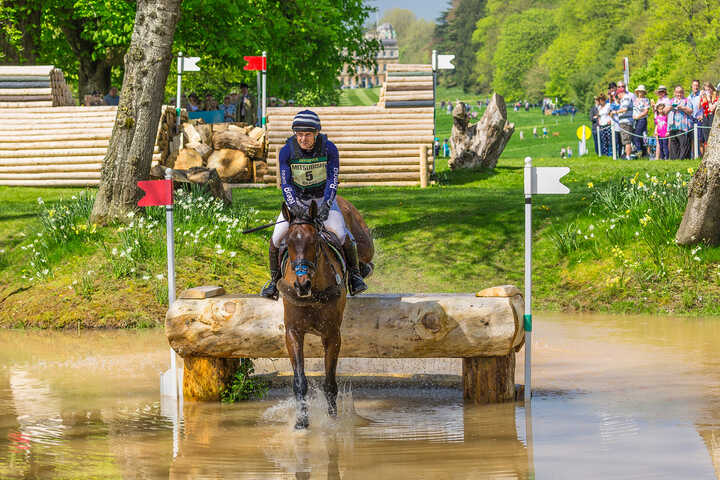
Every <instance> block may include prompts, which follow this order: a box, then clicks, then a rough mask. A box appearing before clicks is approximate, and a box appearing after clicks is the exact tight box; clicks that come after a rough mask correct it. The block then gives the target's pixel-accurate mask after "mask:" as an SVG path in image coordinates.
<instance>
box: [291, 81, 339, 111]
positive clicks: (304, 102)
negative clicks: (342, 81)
mask: <svg viewBox="0 0 720 480" xmlns="http://www.w3.org/2000/svg"><path fill="white" fill-rule="evenodd" d="M339 102H340V89H338V88H331V89H323V88H321V87H319V86H310V87H307V88H303V89H302V90H298V92H297V93H296V94H295V104H296V105H298V106H313V105H314V106H317V107H324V106H330V105H337V104H338V103H339Z"/></svg>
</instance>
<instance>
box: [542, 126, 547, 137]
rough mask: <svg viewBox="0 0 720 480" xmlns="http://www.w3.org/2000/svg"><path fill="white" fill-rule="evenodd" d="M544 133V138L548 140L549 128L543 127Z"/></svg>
mask: <svg viewBox="0 0 720 480" xmlns="http://www.w3.org/2000/svg"><path fill="white" fill-rule="evenodd" d="M542 132H543V138H547V135H548V129H547V127H543V130H542Z"/></svg>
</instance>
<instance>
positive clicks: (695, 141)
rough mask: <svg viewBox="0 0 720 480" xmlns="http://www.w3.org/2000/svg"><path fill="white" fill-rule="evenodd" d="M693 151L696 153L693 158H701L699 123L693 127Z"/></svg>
mask: <svg viewBox="0 0 720 480" xmlns="http://www.w3.org/2000/svg"><path fill="white" fill-rule="evenodd" d="M693 151H694V156H693V158H699V157H700V141H699V138H698V126H697V123H696V124H694V125H693Z"/></svg>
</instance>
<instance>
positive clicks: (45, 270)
mask: <svg viewBox="0 0 720 480" xmlns="http://www.w3.org/2000/svg"><path fill="white" fill-rule="evenodd" d="M48 273H50V270H48V269H47V268H46V269H44V270H43V271H42V274H43V275H47V274H48Z"/></svg>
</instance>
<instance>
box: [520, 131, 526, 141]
mask: <svg viewBox="0 0 720 480" xmlns="http://www.w3.org/2000/svg"><path fill="white" fill-rule="evenodd" d="M519 135H520V140H522V139H524V138H525V134H524V133H523V131H522V130H520V133H519Z"/></svg>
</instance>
